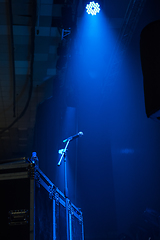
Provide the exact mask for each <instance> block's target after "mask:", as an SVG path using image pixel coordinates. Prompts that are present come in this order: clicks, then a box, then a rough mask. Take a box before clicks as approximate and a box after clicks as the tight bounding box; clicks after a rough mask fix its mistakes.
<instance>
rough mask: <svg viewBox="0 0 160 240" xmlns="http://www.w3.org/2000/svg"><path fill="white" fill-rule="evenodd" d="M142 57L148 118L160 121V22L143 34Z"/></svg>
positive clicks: (141, 41) (149, 25)
mask: <svg viewBox="0 0 160 240" xmlns="http://www.w3.org/2000/svg"><path fill="white" fill-rule="evenodd" d="M140 55H141V66H142V72H143V83H144V96H145V109H146V114H147V117H150V118H153V119H156V120H160V21H159V20H158V21H155V22H152V23H150V24H148V25H147V26H146V27H144V29H143V30H142V32H141V36H140Z"/></svg>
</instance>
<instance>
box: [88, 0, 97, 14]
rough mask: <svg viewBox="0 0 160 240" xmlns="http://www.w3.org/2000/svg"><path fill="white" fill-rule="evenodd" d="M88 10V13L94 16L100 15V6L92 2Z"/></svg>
mask: <svg viewBox="0 0 160 240" xmlns="http://www.w3.org/2000/svg"><path fill="white" fill-rule="evenodd" d="M86 9H87V11H86V12H87V13H88V14H91V15H92V16H93V15H96V14H97V13H99V11H100V5H99V4H98V3H95V2H94V1H93V2H90V3H89V4H87V6H86Z"/></svg>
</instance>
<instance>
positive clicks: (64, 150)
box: [58, 139, 71, 166]
mask: <svg viewBox="0 0 160 240" xmlns="http://www.w3.org/2000/svg"><path fill="white" fill-rule="evenodd" d="M70 141H71V139H68V141H67V143H66V146H65V148H64V149H63V152H62V155H61V158H60V160H59V162H58V166H60V165H61V162H62V159H63V157H65V155H66V152H67V148H68V145H69V142H70Z"/></svg>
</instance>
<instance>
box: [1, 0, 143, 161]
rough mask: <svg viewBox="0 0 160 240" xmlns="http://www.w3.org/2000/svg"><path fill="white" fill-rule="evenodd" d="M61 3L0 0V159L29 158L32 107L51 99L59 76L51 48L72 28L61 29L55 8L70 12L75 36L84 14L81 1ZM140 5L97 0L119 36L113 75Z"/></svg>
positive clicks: (128, 0) (60, 71)
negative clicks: (75, 27) (66, 9)
mask: <svg viewBox="0 0 160 240" xmlns="http://www.w3.org/2000/svg"><path fill="white" fill-rule="evenodd" d="M63 2H64V3H66V1H53V0H39V1H38V0H37V1H35V0H34V1H33V0H12V1H11V0H0V116H1V117H0V159H7V158H16V157H20V156H30V154H31V151H32V145H33V135H34V126H35V119H36V110H37V106H38V104H39V103H41V102H43V101H44V100H45V99H47V98H49V97H50V96H52V94H53V84H54V80H55V79H56V78H57V77H59V76H61V77H63V74H64V72H65V66H63V69H62V68H61V66H58V62H57V60H58V59H59V56H58V54H57V48H58V46H59V44H61V43H62V40H64V39H66V42H67V41H68V39H69V37H68V36H69V35H70V34H71V33H72V28H70V27H67V26H65V24H64V22H63V19H62V14H61V8H62V6H67V7H70V8H71V10H72V13H73V15H72V22H73V23H75V22H76V23H77V25H76V26H77V31H78V30H79V25H78V23H79V20H80V19H81V17H82V14H83V11H84V9H83V3H82V1H78V0H74V1H67V3H66V4H63ZM59 3H61V4H59ZM144 4H145V0H139V1H138V0H123V1H118V0H107V1H103V8H104V11H105V12H106V14H107V16H108V18H109V19H110V23H111V26H112V27H113V28H115V29H117V31H118V32H119V35H117V36H118V37H117V44H116V45H115V48H114V49H113V52H112V55H111V56H110V64H109V66H107V67H108V68H109V69H111V68H112V67H113V66H114V69H116V68H115V66H117V71H118V65H119V64H120V58H119V59H117V62H115V61H114V62H113V61H112V59H113V56H115V55H116V53H117V51H118V50H119V45H120V44H121V55H120V57H121V56H122V54H123V53H124V51H125V49H126V48H127V46H128V44H129V42H130V40H131V38H132V35H133V33H134V30H135V27H136V24H137V22H138V19H139V16H140V14H141V11H142V9H143V6H144ZM115 6H116V7H115ZM74 26H75V25H74ZM66 46H68V45H66ZM122 46H123V47H122ZM108 74H109V73H108Z"/></svg>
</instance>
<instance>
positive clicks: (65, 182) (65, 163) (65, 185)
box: [58, 139, 71, 240]
mask: <svg viewBox="0 0 160 240" xmlns="http://www.w3.org/2000/svg"><path fill="white" fill-rule="evenodd" d="M70 140H71V139H68V141H67V143H66V146H65V148H64V149H63V150H62V155H61V158H60V160H59V162H58V166H60V164H61V162H62V159H63V158H64V196H65V198H66V229H67V240H69V220H68V187H67V148H68V145H69V142H70Z"/></svg>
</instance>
